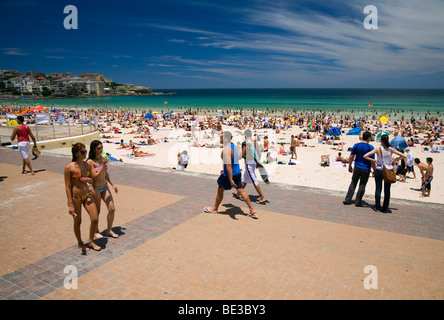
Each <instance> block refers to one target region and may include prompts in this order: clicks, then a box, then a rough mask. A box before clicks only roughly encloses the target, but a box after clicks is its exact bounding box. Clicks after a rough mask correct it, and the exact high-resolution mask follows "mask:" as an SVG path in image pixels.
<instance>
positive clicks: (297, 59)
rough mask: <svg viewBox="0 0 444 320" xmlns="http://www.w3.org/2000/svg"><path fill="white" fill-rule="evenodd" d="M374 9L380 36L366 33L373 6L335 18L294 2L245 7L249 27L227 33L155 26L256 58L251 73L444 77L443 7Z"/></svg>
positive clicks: (357, 6) (384, 4)
mask: <svg viewBox="0 0 444 320" xmlns="http://www.w3.org/2000/svg"><path fill="white" fill-rule="evenodd" d="M278 2H279V1H278ZM319 4H320V5H322V4H323V3H322V2H319ZM373 4H374V5H376V7H377V8H378V15H379V28H378V29H377V30H366V29H365V28H364V26H363V21H364V18H365V17H366V14H364V12H363V9H364V7H365V5H366V4H363V3H362V2H350V1H341V0H340V1H337V3H336V5H337V6H338V7H340V6H342V7H343V8H344V11H346V12H347V14H344V15H333V14H331V12H330V11H327V10H324V11H323V10H317V11H314V10H311V11H308V10H305V11H298V10H290V9H289V6H288V2H279V3H278V4H276V3H275V1H273V2H271V1H265V2H258V4H257V5H256V6H252V7H248V8H237V9H236V14H237V17H240V19H239V20H238V23H240V24H242V25H243V26H244V28H238V29H236V30H230V29H227V31H226V32H225V33H221V32H213V31H209V30H208V29H209V28H190V27H181V26H177V25H175V26H169V25H160V24H157V25H151V27H157V28H163V29H168V30H174V31H180V32H183V33H191V34H197V35H198V37H195V38H194V39H193V40H192V41H189V42H190V45H197V46H201V47H204V48H216V49H224V50H226V51H235V52H237V53H239V52H251V53H254V54H255V57H256V58H255V59H254V60H250V61H248V60H247V59H243V60H242V61H238V63H239V65H240V67H242V68H245V70H244V72H247V68H248V67H249V68H248V69H249V70H250V71H249V72H250V73H251V72H252V70H259V69H260V70H268V71H270V70H274V71H273V73H274V74H277V72H278V71H279V72H282V73H283V74H286V73H287V72H286V70H288V69H292V70H304V72H307V73H310V72H312V73H313V74H318V75H319V74H320V72H324V74H328V75H331V76H335V75H336V76H337V77H346V76H348V77H358V76H359V77H362V76H364V75H367V76H373V77H375V76H378V75H379V76H387V75H390V74H391V75H393V73H398V74H399V76H402V75H411V74H426V73H430V72H443V71H444V54H443V52H444V32H443V30H444V19H442V12H444V2H443V1H442V0H429V1H425V2H424V1H416V0H403V1H401V0H392V1H389V2H388V1H382V0H375V1H373ZM329 5H333V4H329ZM218 9H219V10H220V6H219V7H218ZM293 9H294V8H293ZM227 10H233V9H227ZM338 10H339V9H338ZM251 30H256V31H254V32H253V31H251ZM267 55H268V56H270V55H272V56H274V60H273V61H267V60H266V59H265V57H266V56H267ZM172 59H173V60H175V61H177V62H182V63H185V64H192V65H200V66H203V67H205V66H207V67H212V66H215V65H219V67H218V68H201V69H200V70H201V71H206V72H215V73H221V74H235V73H236V72H234V70H233V69H227V71H226V72H224V69H223V68H220V66H221V65H222V61H225V60H224V58H223V57H222V58H220V60H219V61H217V60H214V59H212V58H209V59H189V58H182V57H173V58H172ZM255 60H256V61H255ZM241 65H242V66H241ZM273 66H274V69H273ZM270 72H271V71H270Z"/></svg>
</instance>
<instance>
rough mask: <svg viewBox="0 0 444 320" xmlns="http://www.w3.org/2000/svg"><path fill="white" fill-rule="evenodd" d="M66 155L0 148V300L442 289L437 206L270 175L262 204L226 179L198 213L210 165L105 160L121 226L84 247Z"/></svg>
mask: <svg viewBox="0 0 444 320" xmlns="http://www.w3.org/2000/svg"><path fill="white" fill-rule="evenodd" d="M70 160H71V158H70V157H67V156H61V155H54V154H52V155H51V154H45V153H43V154H42V156H41V157H40V158H39V159H37V160H34V161H32V165H33V167H34V170H36V171H37V173H36V175H35V176H31V175H24V174H21V170H20V164H21V158H20V155H19V153H18V152H17V151H16V150H10V149H6V148H1V149H0V197H1V201H0V229H1V234H2V236H1V237H0V299H6V300H12V299H19V300H23V299H31V300H37V299H46V300H65V299H66V300H68V299H70V300H73V299H124V300H129V299H150V300H168V299H172V300H295V299H304V300H305V299H320V300H325V299H365V300H372V299H378V300H379V299H382V300H389V299H431V300H442V299H443V298H444V263H443V262H444V261H443V260H444V259H443V258H444V205H440V204H424V203H420V202H415V201H405V200H396V199H392V201H391V205H390V209H391V210H392V213H390V214H383V213H379V212H374V211H373V210H372V209H371V208H370V207H369V206H365V207H362V208H357V207H355V206H354V205H351V206H344V205H343V204H342V201H343V199H344V194H345V191H346V190H338V191H334V192H333V191H326V190H321V189H308V188H301V187H293V186H286V185H276V184H273V183H271V184H270V185H263V187H262V190H263V191H264V194H265V196H266V197H267V199H269V200H270V203H268V204H266V205H259V204H254V206H255V208H256V210H257V214H258V216H259V219H258V220H254V219H251V218H249V217H247V216H246V214H245V213H247V212H248V208H247V206H246V205H245V203H244V202H243V201H240V200H237V199H235V198H234V197H232V196H231V192H230V191H227V192H225V197H224V200H223V202H222V205H221V207H220V213H218V214H207V213H203V207H204V206H211V205H212V204H213V203H214V199H215V196H216V189H217V184H216V179H217V176H204V175H201V174H193V173H187V172H185V173H183V172H176V171H175V170H171V169H166V168H165V169H159V168H151V167H146V166H140V165H135V164H134V165H133V164H128V163H115V162H113V163H111V164H110V165H109V173H110V175H111V178H112V180H113V182H114V183H115V184H116V185H117V186H118V188H119V192H118V194H114V199H115V203H116V219H115V223H114V225H115V229H114V230H115V231H116V232H117V233H119V234H120V238H119V239H113V238H106V237H105V238H104V239H99V240H96V243H97V244H99V245H100V246H101V247H102V250H101V251H100V252H94V251H88V252H87V254H86V255H82V254H81V251H80V250H79V249H78V248H77V245H76V239H75V237H74V233H73V229H72V217H71V216H69V214H68V210H67V205H66V203H67V201H66V194H65V189H64V180H63V170H64V167H65V165H66V164H68V163H69V162H70ZM218 170H219V168H215V173H216V172H218ZM295 179H297V177H295ZM369 183H373V180H371V179H370V181H369ZM393 187H394V188H396V185H394V186H393ZM246 191H247V192H248V193H249V194H250V198H251V199H252V200H254V201H255V200H256V199H257V198H258V195H257V194H256V192H255V190H254V188H253V187H252V186H248V188H247V189H246ZM365 200H366V201H367V202H368V203H369V204H373V196H372V195H366V198H365ZM102 210H103V212H102V214H101V215H100V222H99V227H100V230H104V229H105V227H106V210H105V208H104V205H103V204H102ZM82 216H83V222H82V236H83V239H84V241H86V240H87V235H88V228H89V217H88V215H87V213H86V211H85V210H83V211H82ZM66 266H75V268H76V270H77V273H78V287H77V289H67V288H65V287H64V280H65V278H66V277H67V276H68V275H70V273H68V271H67V270H65V268H66ZM366 266H374V267H369V268H370V269H365V268H366ZM65 271H66V273H65ZM370 278H372V281H369V279H370ZM368 284H371V285H373V286H374V287H375V286H376V288H368ZM366 285H367V288H366Z"/></svg>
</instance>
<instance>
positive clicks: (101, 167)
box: [87, 140, 119, 238]
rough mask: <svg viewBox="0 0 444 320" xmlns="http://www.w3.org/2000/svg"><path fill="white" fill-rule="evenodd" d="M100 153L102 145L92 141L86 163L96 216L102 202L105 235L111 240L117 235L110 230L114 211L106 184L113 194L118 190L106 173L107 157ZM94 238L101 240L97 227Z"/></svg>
mask: <svg viewBox="0 0 444 320" xmlns="http://www.w3.org/2000/svg"><path fill="white" fill-rule="evenodd" d="M102 152H103V145H102V143H101V142H100V141H98V140H94V141H92V142H91V145H90V149H89V157H88V158H89V159H88V161H87V163H88V165H89V170H90V171H91V176H92V178H93V187H94V190H95V196H94V200H95V202H96V207H97V215H99V214H100V207H101V202H102V200H103V201H104V202H105V204H106V207H107V209H108V216H107V229H106V232H105V234H106V235H107V236H111V237H113V238H118V237H119V235H117V234H116V233H114V232H113V230H112V227H113V223H114V215H115V211H116V209H115V206H114V199H113V195H112V194H111V191H110V189H109V187H108V182H109V184H110V185H111V186H112V187H113V188H114V192H115V193H117V192H118V191H119V190H118V189H117V187H115V186H114V184H113V183H112V181H111V178H110V176H109V173H108V167H107V165H106V164H107V163H108V161H109V160H108V158H107V157H102V156H101V154H102ZM96 238H103V236H102V235H101V234H100V232H99V227H98V226H97V230H96Z"/></svg>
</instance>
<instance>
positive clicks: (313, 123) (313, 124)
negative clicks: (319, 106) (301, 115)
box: [308, 122, 318, 127]
mask: <svg viewBox="0 0 444 320" xmlns="http://www.w3.org/2000/svg"><path fill="white" fill-rule="evenodd" d="M317 125H318V124H317V123H316V122H310V123H309V124H308V126H309V127H311V126H317Z"/></svg>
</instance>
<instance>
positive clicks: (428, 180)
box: [421, 157, 433, 197]
mask: <svg viewBox="0 0 444 320" xmlns="http://www.w3.org/2000/svg"><path fill="white" fill-rule="evenodd" d="M426 162H427V169H426V172H425V175H424V178H423V180H422V186H421V192H422V193H421V197H430V190H431V189H432V180H433V164H432V162H433V159H432V158H430V157H428V158H427V159H426ZM426 190H427V195H426V194H425V193H426Z"/></svg>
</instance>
